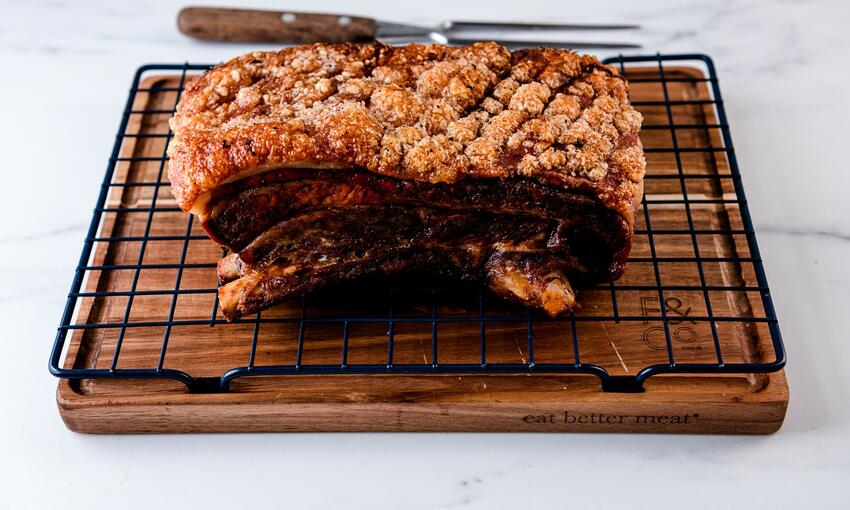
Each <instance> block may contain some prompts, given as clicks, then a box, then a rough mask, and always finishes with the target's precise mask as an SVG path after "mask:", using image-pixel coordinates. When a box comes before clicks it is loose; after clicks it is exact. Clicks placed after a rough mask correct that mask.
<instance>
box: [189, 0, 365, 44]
mask: <svg viewBox="0 0 850 510" xmlns="http://www.w3.org/2000/svg"><path fill="white" fill-rule="evenodd" d="M177 26H178V27H179V28H180V31H181V32H183V34H185V35H187V36H189V37H193V38H195V39H202V40H205V41H231V42H247V43H254V42H279V43H311V42H331V43H340V42H362V41H370V40H373V39H374V38H375V20H373V19H370V18H360V17H356V16H345V15H337V14H314V13H309V12H293V11H260V10H249V9H219V8H211V7H186V8H184V9H183V10H181V11H180V14H178V15H177Z"/></svg>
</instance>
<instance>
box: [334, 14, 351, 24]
mask: <svg viewBox="0 0 850 510" xmlns="http://www.w3.org/2000/svg"><path fill="white" fill-rule="evenodd" d="M336 22H337V23H339V24H340V25H349V24H351V18H349V17H348V16H340V17H339V18H337V19H336Z"/></svg>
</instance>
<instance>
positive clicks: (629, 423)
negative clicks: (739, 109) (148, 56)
mask: <svg viewBox="0 0 850 510" xmlns="http://www.w3.org/2000/svg"><path fill="white" fill-rule="evenodd" d="M666 74H667V78H668V79H669V80H670V81H669V83H668V94H669V99H671V100H674V101H676V100H691V99H709V98H710V97H711V96H710V94H709V91H708V89H707V88H706V86H705V83H704V82H693V81H691V80H690V78H694V77H703V76H704V75H703V74H702V71H700V70H698V69H694V68H687V67H676V68H672V67H671V68H668V69H667V70H666ZM628 76H629V78H630V80H631V81H632V86H631V96H632V100H633V101H635V102H644V103H645V104H643V105H641V106H638V109H639V110H640V111H641V112H642V113H643V114H644V117H645V122H644V123H645V125H647V126H653V125H654V126H663V125H665V124H667V123H668V120H669V117H668V111H667V109H666V107H665V106H664V105H663V104H660V105H659V104H656V103H657V102H663V100H664V95H663V90H662V88H661V86H660V85H659V84H658V83H656V82H652V81H645V80H642V78H646V79H650V80H651V79H652V78H657V76H658V70H657V69H656V68H652V69H649V68H647V69H630V70H629V75H628ZM179 83H180V81H179V76H172V75H159V76H151V77H147V78H145V79H144V80H143V81H142V83H141V84H140V87H139V92H137V93H136V98H135V102H134V105H133V109H134V111H139V112H144V113H134V114H132V115H131V116H130V120H129V123H128V127H127V130H126V133H125V134H126V136H125V138H124V140H123V146H122V149H121V158H119V160H120V161H119V162H118V164H117V167H116V171H115V175H114V178H113V184H115V186H113V187H112V189H111V194H110V196H109V200H108V204H107V207H109V208H120V209H121V210H120V211H119V212H106V213H104V217H103V221H102V225H101V230H100V233H99V239H102V241H101V242H97V243H96V247H95V250H94V252H93V253H94V255H93V257H92V260H91V262H90V264H91V265H97V266H102V265H108V266H109V267H110V269H101V270H90V271H88V274H87V280H86V283H85V285H84V290H85V292H88V293H101V294H102V293H114V292H118V293H119V295H115V294H108V295H100V294H99V295H96V296H93V297H84V298H81V300H80V306H79V309H78V312H77V314H76V320H75V324H89V325H94V324H101V325H104V324H105V325H108V324H115V323H120V322H122V321H125V320H129V321H130V322H153V323H158V322H162V321H164V320H165V319H167V317H168V314H169V312H170V310H171V309H172V308H173V318H174V320H178V321H196V323H193V324H191V325H180V326H175V327H173V328H169V330H168V331H167V336H168V345H167V350H166V351H165V355H164V358H163V361H164V363H163V366H164V367H165V368H169V369H178V370H182V371H184V372H186V373H188V374H190V375H191V376H192V377H194V378H196V379H197V380H199V381H201V382H209V383H210V384H208V385H207V387H208V388H215V382H217V381H218V379H219V377H220V376H221V375H222V374H224V373H225V372H227V371H228V370H229V369H232V368H234V367H244V366H246V365H248V364H249V362H250V360H249V356H250V353H251V345H252V341H254V339H255V338H256V343H257V346H256V355H255V357H254V359H253V363H254V365H255V366H263V365H286V364H293V363H295V357H296V355H297V346H298V343H299V341H300V342H301V344H302V346H303V349H302V358H303V359H302V363H303V364H305V365H309V364H333V363H339V362H340V354H341V351H342V346H341V342H342V340H341V339H342V333H343V331H342V329H343V327H344V326H343V325H342V324H340V323H322V322H310V323H307V324H306V325H304V326H303V327H300V325H299V322H298V321H297V320H295V319H297V318H298V317H300V316H301V315H300V314H302V313H303V311H304V310H306V309H308V308H309V314H310V317H323V316H338V315H339V314H340V313H342V309H343V307H344V306H345V303H346V301H347V302H348V303H349V306H348V308H347V309H346V310H345V313H347V314H348V316H349V317H357V316H359V317H367V316H378V317H380V316H385V315H387V310H388V306H389V301H388V299H389V298H388V290H387V286H382V285H376V284H369V285H360V286H357V285H353V286H348V287H345V288H334V289H329V290H327V291H324V292H321V293H318V294H316V295H312V296H310V297H309V298H308V302H309V306H308V307H306V306H304V305H305V304H304V303H302V301H301V300H293V301H292V302H288V303H284V304H282V305H280V306H278V307H275V308H274V309H272V310H269V311H267V312H263V318H278V319H281V321H280V322H264V323H261V324H259V325H255V324H251V323H246V324H216V325H215V326H214V327H211V326H210V324H209V323H208V322H209V320H210V318H211V317H215V316H216V314H217V309H216V301H215V294H214V292H208V291H206V290H203V289H213V288H214V287H215V270H214V269H213V268H212V265H213V264H214V263H215V262H216V260H217V259H218V257H219V256H220V250H219V249H218V248H217V247H216V246H215V245H214V244H213V243H212V242H211V241H209V240H207V239H205V238H204V236H203V232H202V230H201V229H200V227H199V226H198V225H197V223H196V222H194V223H192V224H191V225H189V224H188V217H187V215H185V214H184V213H182V212H179V211H169V210H166V211H158V212H156V213H154V214H153V216H152V222H151V227H150V232H148V237H149V240H148V241H147V242H146V246H145V249H144V257H143V263H144V264H145V265H147V266H154V267H148V268H145V269H144V270H142V271H140V272H139V273H138V276H136V274H135V273H136V272H135V271H134V270H133V269H121V266H122V265H133V264H136V263H137V262H138V259H139V252H140V248H141V244H142V241H141V239H142V238H143V237H145V230H146V226H147V219H148V212H135V211H130V210H126V209H132V208H140V209H142V210H144V209H146V208H148V207H150V205H151V203H152V201H153V200H156V207H157V208H173V207H174V206H175V203H174V200H173V199H172V197H171V195H170V191H169V189H168V186H167V185H166V186H161V187H159V188H157V187H156V186H123V185H122V183H127V182H156V181H157V178H158V176H159V175H160V172H161V171H162V163H161V158H162V156H163V151H164V147H165V141H166V139H165V138H164V137H163V136H162V134H164V133H166V132H167V121H168V118H169V116H170V113H169V112H170V110H171V108H172V107H173V104H174V101H175V95H176V91H175V90H176V89H177V88H178V85H179ZM638 104H640V103H638ZM670 113H671V114H672V116H673V119H674V122H675V124H676V125H681V126H686V125H699V126H706V125H715V124H717V122H718V121H717V118H716V116H715V112H714V109H713V107H712V105H710V104H687V105H676V106H675V107H673V108H671V112H670ZM641 140H642V142H643V144H644V146H645V147H647V148H665V147H666V148H669V147H671V146H672V143H673V137H672V135H671V131H670V130H669V129H665V128H663V127H662V128H648V129H644V130H643V132H642V133H641ZM676 142H677V144H678V146H679V148H681V149H683V150H682V151H681V152H680V155H679V157H680V162H681V164H682V166H683V167H684V169H685V172H686V173H687V174H706V175H714V174H721V175H728V174H729V166H728V163H727V161H726V159H725V156H724V154H723V153H722V152H702V151H688V149H689V148H699V147H706V146H713V147H722V143H723V140H722V138H721V133H720V131H719V130H718V129H715V128H710V127H699V128H678V129H677V130H676ZM646 157H647V163H648V174H649V175H658V176H664V175H676V174H677V173H678V166H677V161H676V159H675V155H674V154H673V153H671V152H663V151H661V152H654V151H652V150H648V151H647V154H646ZM162 180H165V177H164V174H162ZM686 185H687V192H688V196H689V198H691V199H700V198H709V199H711V198H723V197H731V198H734V197H735V194H734V189H733V184H732V181H731V179H692V180H687V181H686ZM646 193H647V198H648V199H660V200H662V201H663V200H664V199H665V198H668V199H671V200H670V202H675V199H678V198H681V196H682V190H681V183H680V181H679V180H678V179H664V178H660V179H648V180H647V181H646ZM649 207H650V217H651V221H652V225H651V227H652V230H653V231H655V232H665V231H666V232H680V231H681V230H683V229H687V228H688V224H687V217H686V215H685V212H684V208H683V206H682V205H681V204H675V203H668V204H665V203H660V204H652V205H650V206H649ZM691 215H692V221H693V223H694V228H695V229H696V230H697V231H700V232H706V233H701V234H699V235H697V236H696V241H697V245H698V247H699V250H700V255H701V257H702V258H703V259H709V260H710V259H711V258H712V257H718V258H724V259H726V260H728V259H729V258H736V257H742V258H744V260H745V261H744V262H740V263H739V262H728V261H718V262H710V261H704V262H703V263H702V266H703V271H704V275H705V279H706V283H707V284H708V285H715V286H727V287H739V286H742V285H747V286H755V285H756V283H755V273H754V269H753V266H752V263H750V262H747V261H746V260H747V259H746V258H747V257H749V252H748V250H747V244H746V240H745V237H744V236H743V235H738V234H728V233H724V234H717V233H712V232H713V231H717V230H729V229H733V230H734V229H741V228H743V227H742V224H741V218H740V214H739V212H738V210H737V206H736V205H735V204H713V203H699V204H692V206H691ZM638 218H639V221H638V224H637V227H636V228H637V229H638V235H637V236H636V241H635V246H634V249H633V253H632V258H633V259H634V260H633V261H632V262H631V263H630V265H629V268H628V270H627V272H626V274H625V276H624V277H623V279H622V280H621V281H619V282H618V283H617V286H618V288H617V290H616V296H615V297H616V300H617V303H618V308H619V314H621V315H630V316H639V317H654V316H658V314H659V310H660V306H659V301H660V300H659V297H658V293H657V292H656V291H655V290H652V289H650V290H645V289H642V287H641V286H642V285H647V286H648V285H655V276H656V275H655V269H654V265H653V263H652V258H651V253H650V246H649V242H648V236H647V235H646V230H647V225H646V223H645V221H644V216H643V212H642V211H641V212H640V213H639V214H638ZM187 228H188V229H189V230H188V231H189V232H190V234H191V236H192V237H191V239H190V240H189V241H188V242H186V249H185V260H184V262H185V263H188V264H195V265H194V266H191V267H187V268H185V269H183V270H182V271H178V269H177V268H176V267H174V266H175V265H176V264H178V263H180V262H181V257H182V256H183V253H184V249H183V248H184V246H183V245H184V240H183V239H182V237H183V236H185V234H186V232H187ZM118 237H120V238H128V237H129V238H130V239H125V240H121V241H116V240H114V239H115V238H118ZM654 242H655V248H656V256H657V257H660V258H661V259H662V260H664V261H662V262H659V263H658V273H659V276H660V277H661V278H662V280H663V282H664V285H665V286H670V288H671V289H676V286H677V285H679V286H689V285H691V286H692V285H695V284H697V285H698V284H699V274H698V266H697V264H696V263H695V262H694V260H689V259H693V258H694V253H695V251H694V240H693V238H692V237H691V236H690V235H682V234H676V233H671V234H664V233H656V234H655V235H654ZM178 273H179V276H178ZM178 278H179V281H180V289H181V290H185V289H202V291H198V292H197V293H183V294H180V295H179V296H177V297H175V296H174V295H173V294H168V293H165V294H158V293H156V292H151V293H150V294H142V295H136V296H135V297H134V300H133V304H132V307H130V311H129V314H128V312H127V310H128V307H127V300H128V298H127V296H125V295H120V292H122V291H128V290H129V289H131V288H132V285H133V282H134V280H135V285H136V287H135V288H136V291H157V290H162V289H173V288H174V286H175V281H176V280H177V279H178ZM629 286H631V287H629ZM622 288H624V289H630V288H633V290H621V289H622ZM352 293H353V294H352ZM438 297H439V299H435V297H434V295H432V294H431V292H430V291H427V290H420V289H417V288H410V289H407V290H405V288H404V287H401V288H396V290H395V294H394V300H395V302H394V314H395V316H396V317H414V316H423V317H431V314H432V313H437V314H438V315H439V316H440V317H446V316H453V315H456V316H464V315H466V316H468V315H470V314H474V315H477V314H478V310H479V306H480V303H479V294H477V292H476V291H475V290H474V289H471V288H467V287H462V286H461V287H452V286H448V287H446V288H445V289H443V290H441V291H440V292H439V296H438ZM708 298H709V300H710V303H711V305H712V309H713V313H714V315H715V316H716V317H751V316H756V317H764V314H765V311H764V309H763V307H762V303H761V300H760V296H759V294H758V292H753V291H742V290H734V291H729V290H720V291H710V292H708ZM484 299H485V300H486V301H487V307H488V314H492V315H488V317H492V318H493V319H494V320H492V321H485V327H486V338H487V343H486V350H487V361H488V362H490V363H525V362H527V361H528V359H529V355H530V353H529V352H528V349H527V340H526V338H527V335H528V333H529V327H530V326H529V324H527V323H526V322H521V323H516V322H500V321H498V317H499V316H500V315H504V314H510V313H516V309H515V308H514V305H511V304H509V303H504V302H502V301H500V300H498V299H496V298H492V297H489V296H485V297H484ZM580 300H581V303H582V310H581V311H580V312H579V315H580V316H585V317H592V316H594V315H596V316H608V315H610V314H611V309H612V295H611V291H610V289H609V288H608V287H605V288H601V289H592V290H586V291H584V292H582V293H581V296H580ZM665 301H666V306H665V310H666V312H667V314H668V315H669V316H670V317H671V321H670V323H669V328H670V335H671V339H672V345H673V350H674V353H675V356H676V359H677V360H678V361H679V362H683V363H690V362H706V363H713V362H714V361H715V357H714V356H715V350H714V344H713V335H712V331H711V329H710V328H711V326H710V324H709V323H707V322H704V321H702V322H700V321H691V320H689V317H690V316H705V315H706V296H705V294H704V293H703V292H702V291H701V290H697V291H695V290H670V291H668V292H667V293H666V295H665ZM125 316H126V319H125ZM218 318H219V319H220V318H221V316H220V314H218ZM204 321H206V323H205V322H204ZM530 324H531V327H533V331H534V337H535V343H534V360H535V362H536V363H546V362H551V363H573V362H575V361H576V360H575V359H574V357H573V351H572V348H571V343H570V342H571V340H570V338H571V336H570V335H571V334H572V332H571V327H572V323H571V322H570V321H567V322H551V321H547V320H544V319H541V320H534V321H532V322H531V323H530ZM715 327H716V331H717V334H718V339H719V343H720V345H721V347H722V352H723V355H724V359H725V361H726V362H727V363H734V362H755V361H760V360H772V359H774V357H775V356H774V352H773V349H772V346H771V345H772V344H771V342H770V334H769V332H768V328H767V324H766V323H764V322H759V323H738V322H734V321H722V322H716V323H715ZM387 328H388V324H387V323H386V322H373V323H370V322H354V323H351V324H350V325H349V326H348V331H347V333H348V347H349V349H348V359H347V362H348V363H350V364H365V363H382V362H386V359H387V354H388V353H387V349H388V341H387ZM393 328H394V347H393V349H394V351H393V359H394V362H395V363H424V364H430V363H431V362H432V361H433V360H432V358H431V356H432V352H431V335H432V324H431V323H430V322H403V321H402V322H397V323H395V324H394V325H393ZM439 328H440V331H439V358H440V362H441V363H448V362H451V363H472V364H474V363H478V362H479V357H480V340H479V339H480V336H479V335H480V331H481V324H480V323H479V322H478V321H473V322H457V323H447V324H443V323H441V324H440V325H439ZM166 329H167V328H166V327H165V326H161V325H152V326H150V327H132V328H127V329H126V331H125V333H124V335H123V338H122V345H121V351H120V357H119V358H118V362H117V368H119V369H124V368H128V369H129V368H148V369H149V368H154V367H156V366H157V362H158V361H159V359H160V355H161V352H162V347H163V338H164V336H165V335H166ZM120 331H121V328H109V327H106V328H90V329H76V330H73V332H72V335H71V336H70V341H69V347H68V352H67V356H66V358H65V365H64V366H65V367H66V368H109V367H110V365H111V363H112V361H113V356H114V353H115V347H116V342H117V340H118V338H119V336H120V335H121V332H120ZM576 333H577V335H578V338H579V339H580V352H581V361H582V362H583V363H594V364H597V365H599V366H601V367H603V368H605V369H606V370H608V371H609V372H610V373H611V374H612V375H622V376H633V375H635V374H636V373H638V372H639V371H640V370H641V369H642V368H644V367H646V366H649V365H652V364H656V363H666V362H667V351H666V345H665V342H664V327H663V324H662V323H660V322H658V321H654V320H652V319H647V320H643V321H641V320H635V321H621V322H615V321H608V320H599V321H577V322H576ZM645 389H646V391H645V392H643V393H612V392H603V391H601V389H600V381H599V379H598V378H596V377H594V376H590V375H551V374H531V375H528V374H523V375H502V374H485V375H464V374H452V375H430V374H426V375H289V376H274V377H243V378H238V379H235V380H234V381H233V383H232V386H231V391H230V392H229V393H205V392H200V393H190V392H189V391H188V390H187V388H186V387H185V386H184V385H183V384H181V383H179V382H176V381H168V380H152V379H147V380H127V379H125V380H105V379H89V380H70V381H69V380H61V381H60V383H59V388H58V393H57V401H58V404H59V410H60V413H61V415H62V419H63V420H64V421H65V423H66V425H67V426H68V428H69V429H71V430H74V431H78V432H89V433H140V432H142V433H158V432H241V431H589V432H674V433H740V434H762V433H771V432H774V431H776V430H777V429H779V427H780V426H781V424H782V421H783V419H784V417H785V411H786V407H787V403H788V386H787V383H786V379H785V375H784V372H782V371H780V372H776V373H772V374H760V375H753V374H750V375H743V374H742V375H734V374H728V375H717V374H714V375H710V374H709V375H675V376H674V375H664V376H657V377H652V378H650V379H648V380H647V381H646V383H645Z"/></svg>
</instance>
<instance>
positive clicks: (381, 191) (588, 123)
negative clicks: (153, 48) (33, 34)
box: [168, 43, 644, 319]
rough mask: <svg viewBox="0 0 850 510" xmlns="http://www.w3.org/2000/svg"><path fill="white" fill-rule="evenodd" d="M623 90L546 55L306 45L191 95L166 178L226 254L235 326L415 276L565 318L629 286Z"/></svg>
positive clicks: (628, 120)
mask: <svg viewBox="0 0 850 510" xmlns="http://www.w3.org/2000/svg"><path fill="white" fill-rule="evenodd" d="M640 122H641V117H640V114H638V113H637V112H636V111H634V109H633V108H632V107H631V106H630V105H629V102H628V98H627V84H626V82H625V81H624V80H623V79H622V78H621V77H620V76H619V75H618V74H617V72H616V71H615V70H613V69H611V68H609V67H607V66H603V65H602V64H600V63H599V61H598V60H597V59H596V58H595V57H589V56H579V55H577V54H575V53H572V52H569V51H563V50H554V49H543V48H538V49H532V50H521V51H516V52H513V53H511V52H509V51H508V50H506V49H505V48H503V47H501V46H499V45H497V44H495V43H479V44H474V45H471V46H465V47H446V46H439V45H429V46H422V45H411V46H403V47H391V46H384V45H381V44H366V45H351V44H345V45H327V44H315V45H310V46H301V47H295V48H288V49H285V50H282V51H279V52H261V53H250V54H248V55H244V56H242V57H238V58H236V59H234V60H232V61H230V62H228V63H225V64H223V65H221V66H217V67H215V68H213V69H211V70H209V71H208V72H206V73H205V74H204V75H202V76H201V77H200V78H198V79H196V80H195V81H193V82H192V83H191V84H190V85H189V86H188V87H187V89H186V91H185V92H184V94H183V97H182V99H181V101H180V104H179V105H178V108H177V113H176V115H175V116H174V117H173V118H172V120H171V127H172V130H173V132H174V137H173V139H172V141H171V143H170V145H169V149H168V152H169V156H170V163H169V170H168V174H169V178H170V179H171V183H172V190H173V193H174V195H175V197H176V199H177V202H178V204H179V205H180V207H181V208H182V209H183V210H185V211H187V212H188V211H191V212H193V213H195V214H196V215H198V217H199V219H200V221H201V225H202V226H203V228H204V230H205V231H206V232H207V233H208V234H209V236H210V238H211V239H213V240H214V241H215V242H217V243H218V244H220V245H221V246H223V247H226V248H227V250H228V254H227V255H226V256H225V257H224V258H223V259H222V260H221V262H220V263H219V267H218V274H219V281H220V283H221V285H220V287H219V298H220V304H221V309H222V311H223V312H224V314H225V316H226V317H227V318H228V319H236V318H239V317H240V316H242V315H246V314H250V313H254V312H257V311H259V310H262V309H264V308H266V307H269V306H271V305H273V304H274V303H276V302H279V301H281V300H283V299H286V298H288V297H292V296H297V295H300V294H303V293H306V292H309V291H311V290H313V289H317V288H320V287H324V286H327V285H329V284H331V283H334V282H339V281H344V280H351V279H356V278H362V277H367V276H374V275H376V274H391V273H396V272H399V271H404V270H409V269H416V270H420V271H421V270H428V271H434V272H435V273H441V274H446V275H450V276H452V277H457V278H463V279H471V280H475V281H480V282H482V283H483V284H485V285H486V286H487V287H488V288H490V289H491V290H492V291H493V292H495V293H496V294H498V295H500V296H503V297H506V298H509V299H514V300H518V301H520V302H523V303H525V304H528V305H531V306H535V307H539V308H542V309H543V310H545V311H546V312H547V313H548V314H550V315H553V316H555V315H558V314H560V313H563V312H565V311H568V310H571V309H572V308H573V307H575V306H576V300H575V293H574V291H573V288H572V284H571V281H572V282H574V283H577V284H580V285H583V284H588V283H595V282H600V281H609V280H613V279H616V278H618V277H619V276H620V275H621V274H622V272H623V270H624V268H625V262H626V259H627V257H628V253H629V250H630V247H631V241H632V232H633V226H634V214H635V210H636V208H637V206H638V204H639V202H640V198H641V194H642V188H643V186H642V184H643V172H644V159H643V154H642V150H641V147H640V142H639V139H638V135H637V133H638V130H639V128H640Z"/></svg>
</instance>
